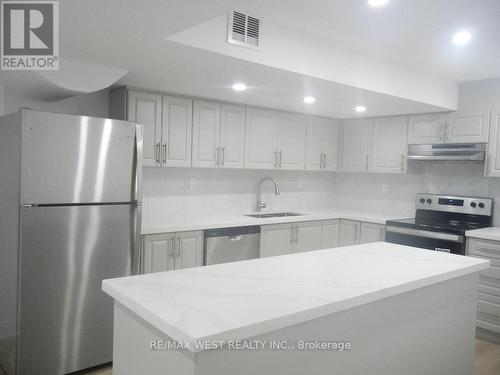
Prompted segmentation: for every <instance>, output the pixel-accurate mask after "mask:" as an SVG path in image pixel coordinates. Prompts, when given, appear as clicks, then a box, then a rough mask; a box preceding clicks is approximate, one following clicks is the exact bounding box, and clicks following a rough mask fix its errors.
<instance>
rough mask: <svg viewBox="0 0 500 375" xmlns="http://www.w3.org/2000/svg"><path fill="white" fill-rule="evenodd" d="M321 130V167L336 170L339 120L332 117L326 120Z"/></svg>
mask: <svg viewBox="0 0 500 375" xmlns="http://www.w3.org/2000/svg"><path fill="white" fill-rule="evenodd" d="M323 131H324V133H323V136H322V138H323V144H322V150H323V154H324V157H323V158H324V159H323V169H324V170H327V171H336V170H338V161H339V160H338V159H339V133H340V124H339V121H338V120H333V119H328V120H326V123H325V125H324V127H323Z"/></svg>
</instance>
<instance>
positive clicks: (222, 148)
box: [220, 146, 226, 166]
mask: <svg viewBox="0 0 500 375" xmlns="http://www.w3.org/2000/svg"><path fill="white" fill-rule="evenodd" d="M220 150H221V152H222V157H221V162H220V163H221V166H224V159H225V158H226V153H225V152H224V146H222V147H221V148H220Z"/></svg>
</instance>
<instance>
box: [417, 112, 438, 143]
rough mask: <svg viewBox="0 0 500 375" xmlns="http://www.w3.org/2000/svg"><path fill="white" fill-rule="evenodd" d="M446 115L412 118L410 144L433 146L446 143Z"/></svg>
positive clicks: (436, 114)
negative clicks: (433, 144)
mask: <svg viewBox="0 0 500 375" xmlns="http://www.w3.org/2000/svg"><path fill="white" fill-rule="evenodd" d="M445 124H446V113H434V114H428V115H416V116H410V119H409V123H408V144H432V143H443V142H444V127H445Z"/></svg>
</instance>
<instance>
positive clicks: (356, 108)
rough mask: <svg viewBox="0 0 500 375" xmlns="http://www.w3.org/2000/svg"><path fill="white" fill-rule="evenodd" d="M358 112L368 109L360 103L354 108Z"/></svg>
mask: <svg viewBox="0 0 500 375" xmlns="http://www.w3.org/2000/svg"><path fill="white" fill-rule="evenodd" d="M354 110H355V111H356V112H364V111H366V107H365V106H364V105H358V106H356V107H355V108H354Z"/></svg>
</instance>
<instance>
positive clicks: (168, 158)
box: [162, 95, 193, 167]
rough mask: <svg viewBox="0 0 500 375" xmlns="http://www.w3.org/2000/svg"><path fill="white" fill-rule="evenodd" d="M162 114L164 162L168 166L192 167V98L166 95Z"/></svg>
mask: <svg viewBox="0 0 500 375" xmlns="http://www.w3.org/2000/svg"><path fill="white" fill-rule="evenodd" d="M162 116H163V119H162V123H163V144H162V155H163V156H162V159H163V163H162V164H163V165H165V166H167V167H190V166H191V132H192V125H193V121H192V116H193V102H192V100H191V99H185V98H177V97H173V96H166V95H164V96H163V113H162Z"/></svg>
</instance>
